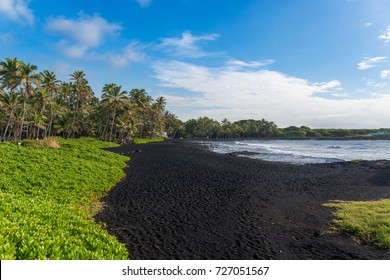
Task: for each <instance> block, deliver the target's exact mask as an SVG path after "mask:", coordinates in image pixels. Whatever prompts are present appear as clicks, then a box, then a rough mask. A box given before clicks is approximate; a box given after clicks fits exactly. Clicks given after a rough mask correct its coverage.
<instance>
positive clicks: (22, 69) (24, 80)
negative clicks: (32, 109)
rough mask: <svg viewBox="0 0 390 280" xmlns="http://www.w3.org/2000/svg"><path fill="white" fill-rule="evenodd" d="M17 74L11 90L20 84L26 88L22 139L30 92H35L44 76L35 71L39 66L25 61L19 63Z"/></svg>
mask: <svg viewBox="0 0 390 280" xmlns="http://www.w3.org/2000/svg"><path fill="white" fill-rule="evenodd" d="M17 65H18V67H17V71H16V75H15V77H14V78H13V79H10V80H9V82H10V87H11V90H12V89H14V88H16V87H18V86H20V87H23V88H24V99H23V115H22V119H21V124H20V136H19V138H20V140H21V139H22V134H23V123H24V119H25V116H26V104H27V100H28V98H29V96H30V94H32V93H33V91H34V88H35V87H39V85H40V83H41V79H42V76H41V75H40V74H39V73H35V71H36V70H37V66H35V65H32V64H30V63H28V64H25V63H24V62H23V61H19V62H18V63H17Z"/></svg>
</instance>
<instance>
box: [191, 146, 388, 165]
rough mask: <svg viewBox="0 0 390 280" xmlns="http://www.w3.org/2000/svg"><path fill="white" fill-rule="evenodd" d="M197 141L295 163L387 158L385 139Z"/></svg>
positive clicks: (218, 148) (215, 148)
mask: <svg viewBox="0 0 390 280" xmlns="http://www.w3.org/2000/svg"><path fill="white" fill-rule="evenodd" d="M198 143H199V144H201V145H203V146H206V147H207V148H208V149H209V150H211V151H214V152H217V153H222V154H227V153H235V154H237V155H238V156H245V157H249V158H254V159H259V160H267V161H280V162H288V163H295V164H311V163H330V162H342V161H351V160H357V159H358V160H381V159H385V160H390V141H389V140H240V141H213V142H209V141H202V142H198ZM241 153H244V154H241Z"/></svg>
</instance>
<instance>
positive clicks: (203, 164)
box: [96, 141, 390, 259]
mask: <svg viewBox="0 0 390 280" xmlns="http://www.w3.org/2000/svg"><path fill="white" fill-rule="evenodd" d="M111 150H112V151H114V152H117V153H123V154H125V155H130V156H131V158H132V159H131V161H130V162H129V167H127V168H126V169H125V172H126V178H125V179H123V180H122V181H121V182H120V183H119V184H118V185H117V186H116V187H114V188H113V189H112V190H111V191H110V192H109V194H108V196H107V197H106V198H105V202H106V204H107V207H106V208H105V210H103V211H102V212H100V213H99V214H98V215H97V216H96V219H97V220H98V221H102V222H105V223H106V224H107V229H108V231H109V232H110V233H111V234H113V235H115V236H117V238H118V239H119V241H121V242H123V243H125V244H126V246H127V249H128V251H129V254H130V255H129V257H130V258H131V259H390V252H388V251H385V250H380V249H376V248H374V247H371V246H365V245H361V244H358V242H356V241H354V239H353V238H351V237H350V236H347V235H344V234H338V233H337V234H335V233H329V225H330V222H331V220H332V218H333V217H332V211H333V209H329V208H326V207H323V206H321V205H322V204H323V203H326V202H328V201H329V200H337V199H339V200H370V199H380V198H390V163H389V162H387V161H383V162H360V163H338V164H318V165H305V166H299V165H290V164H282V163H272V162H262V161H257V160H252V159H248V158H243V157H235V156H227V155H220V154H215V153H212V152H208V151H204V150H202V149H201V148H200V147H198V146H196V145H193V144H190V143H187V142H170V141H168V142H163V143H152V144H145V145H126V146H122V147H119V148H115V149H111ZM134 150H141V152H132V151H134Z"/></svg>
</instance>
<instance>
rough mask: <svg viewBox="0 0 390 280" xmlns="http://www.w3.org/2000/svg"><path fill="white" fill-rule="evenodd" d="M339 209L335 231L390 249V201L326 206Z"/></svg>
mask: <svg viewBox="0 0 390 280" xmlns="http://www.w3.org/2000/svg"><path fill="white" fill-rule="evenodd" d="M325 206H327V207H334V208H336V209H337V211H336V213H335V216H336V217H337V218H338V219H336V220H335V221H334V229H335V230H337V231H340V232H344V233H347V234H350V235H353V236H356V237H358V238H359V239H360V240H362V241H363V242H364V243H366V244H369V245H376V246H378V247H379V248H383V249H388V250H389V249H390V200H389V199H385V200H380V201H364V202H344V201H336V202H333V203H327V204H325Z"/></svg>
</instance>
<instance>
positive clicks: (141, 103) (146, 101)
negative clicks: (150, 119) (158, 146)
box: [130, 89, 152, 137]
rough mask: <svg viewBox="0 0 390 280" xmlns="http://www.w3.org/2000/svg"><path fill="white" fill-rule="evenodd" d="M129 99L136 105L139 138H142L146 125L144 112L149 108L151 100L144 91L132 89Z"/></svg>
mask: <svg viewBox="0 0 390 280" xmlns="http://www.w3.org/2000/svg"><path fill="white" fill-rule="evenodd" d="M130 98H131V100H132V101H133V102H134V104H135V105H136V111H137V115H138V117H139V121H138V123H139V128H138V131H139V136H140V137H142V136H143V131H144V127H145V125H146V122H147V120H146V118H145V111H146V109H147V108H148V107H150V102H151V101H152V98H151V97H150V96H148V94H147V93H146V91H145V90H144V89H132V90H131V91H130Z"/></svg>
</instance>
